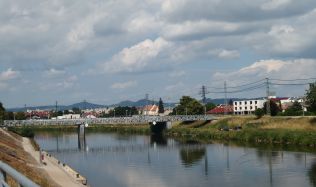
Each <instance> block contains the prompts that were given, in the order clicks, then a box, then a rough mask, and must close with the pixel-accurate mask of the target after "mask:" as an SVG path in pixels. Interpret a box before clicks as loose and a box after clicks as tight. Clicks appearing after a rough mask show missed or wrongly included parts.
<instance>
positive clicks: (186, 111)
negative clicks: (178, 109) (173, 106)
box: [185, 107, 188, 116]
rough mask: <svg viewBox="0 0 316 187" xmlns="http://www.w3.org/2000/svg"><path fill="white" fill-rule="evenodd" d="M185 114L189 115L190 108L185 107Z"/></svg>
mask: <svg viewBox="0 0 316 187" xmlns="http://www.w3.org/2000/svg"><path fill="white" fill-rule="evenodd" d="M185 115H186V116H187V115H188V108H187V107H185Z"/></svg>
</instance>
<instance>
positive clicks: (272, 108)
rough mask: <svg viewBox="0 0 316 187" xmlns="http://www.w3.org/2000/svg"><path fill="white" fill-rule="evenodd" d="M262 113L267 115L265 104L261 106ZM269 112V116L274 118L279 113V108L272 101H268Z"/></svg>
mask: <svg viewBox="0 0 316 187" xmlns="http://www.w3.org/2000/svg"><path fill="white" fill-rule="evenodd" d="M263 111H264V112H265V114H267V102H265V103H264V105H263ZM270 112H271V116H276V115H277V114H278V113H279V112H280V107H279V106H278V105H277V104H276V103H275V102H274V101H272V100H270Z"/></svg>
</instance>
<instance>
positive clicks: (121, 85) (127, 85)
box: [111, 81, 137, 89]
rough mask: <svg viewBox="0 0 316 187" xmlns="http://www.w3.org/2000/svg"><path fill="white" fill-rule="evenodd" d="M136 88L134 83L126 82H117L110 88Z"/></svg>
mask: <svg viewBox="0 0 316 187" xmlns="http://www.w3.org/2000/svg"><path fill="white" fill-rule="evenodd" d="M134 86H137V82H136V81H127V82H117V83H114V84H112V86H111V88H113V89H126V88H130V87H134Z"/></svg>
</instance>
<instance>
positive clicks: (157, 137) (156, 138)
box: [150, 134, 168, 146]
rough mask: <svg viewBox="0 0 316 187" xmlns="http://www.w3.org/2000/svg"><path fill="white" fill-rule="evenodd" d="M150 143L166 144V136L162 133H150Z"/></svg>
mask: <svg viewBox="0 0 316 187" xmlns="http://www.w3.org/2000/svg"><path fill="white" fill-rule="evenodd" d="M150 144H151V145H160V146H166V145H167V144H168V141H167V138H166V137H165V136H164V135H162V134H152V135H150Z"/></svg>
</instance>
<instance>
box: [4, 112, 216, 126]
mask: <svg viewBox="0 0 316 187" xmlns="http://www.w3.org/2000/svg"><path fill="white" fill-rule="evenodd" d="M213 119H215V117H214V116H212V115H176V116H143V115H137V116H131V117H115V118H114V117H113V118H94V119H85V118H81V119H45V120H44V119H40V120H33V119H32V120H5V121H4V126H6V127H10V126H27V125H75V124H78V123H88V124H140V123H149V122H153V121H157V122H163V121H197V120H213Z"/></svg>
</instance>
